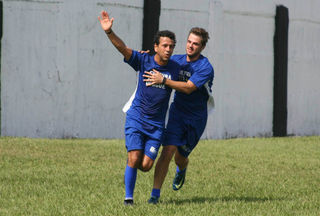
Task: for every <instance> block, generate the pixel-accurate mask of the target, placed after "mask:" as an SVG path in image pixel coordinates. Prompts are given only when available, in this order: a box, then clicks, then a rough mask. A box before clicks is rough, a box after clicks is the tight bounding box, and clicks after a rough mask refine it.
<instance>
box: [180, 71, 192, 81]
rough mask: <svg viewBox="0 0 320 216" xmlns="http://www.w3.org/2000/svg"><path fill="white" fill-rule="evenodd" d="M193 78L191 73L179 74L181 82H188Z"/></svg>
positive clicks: (181, 72) (182, 72)
mask: <svg viewBox="0 0 320 216" xmlns="http://www.w3.org/2000/svg"><path fill="white" fill-rule="evenodd" d="M190 77H191V73H190V72H189V71H185V70H181V71H180V72H179V81H183V82H187V81H188V80H189V78H190Z"/></svg>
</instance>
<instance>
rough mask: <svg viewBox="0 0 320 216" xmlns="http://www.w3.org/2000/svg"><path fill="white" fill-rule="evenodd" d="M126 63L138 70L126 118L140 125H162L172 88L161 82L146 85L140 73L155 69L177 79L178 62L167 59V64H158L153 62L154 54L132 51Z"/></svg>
mask: <svg viewBox="0 0 320 216" xmlns="http://www.w3.org/2000/svg"><path fill="white" fill-rule="evenodd" d="M125 62H126V61H125ZM127 63H128V64H129V65H130V66H131V67H133V69H134V70H135V71H138V72H139V75H138V76H139V77H138V84H137V89H136V93H135V97H134V99H133V101H132V104H131V106H130V109H129V110H128V111H127V118H130V119H134V120H136V121H137V122H139V123H141V124H142V125H144V123H147V124H150V125H153V126H157V127H164V124H165V117H166V113H167V109H168V102H169V99H170V94H171V91H172V89H171V88H169V87H167V86H165V85H163V84H157V85H152V86H146V82H144V81H143V79H144V77H143V76H142V75H143V74H144V72H145V71H150V72H152V69H156V70H157V71H159V72H160V73H162V75H163V76H165V77H166V78H168V79H172V80H177V79H178V74H179V69H180V66H179V64H177V63H176V62H174V61H172V60H169V61H168V64H167V65H165V66H160V65H158V64H157V63H156V62H155V60H154V56H150V55H149V54H146V53H144V54H141V53H139V52H137V51H132V56H131V58H130V59H129V61H127ZM135 126H136V125H135Z"/></svg>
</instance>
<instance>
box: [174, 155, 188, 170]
mask: <svg viewBox="0 0 320 216" xmlns="http://www.w3.org/2000/svg"><path fill="white" fill-rule="evenodd" d="M174 160H175V162H176V164H177V166H178V167H179V170H184V169H185V168H186V167H187V166H188V163H189V159H188V158H186V157H184V156H182V155H181V154H180V153H179V151H177V152H176V154H175V157H174Z"/></svg>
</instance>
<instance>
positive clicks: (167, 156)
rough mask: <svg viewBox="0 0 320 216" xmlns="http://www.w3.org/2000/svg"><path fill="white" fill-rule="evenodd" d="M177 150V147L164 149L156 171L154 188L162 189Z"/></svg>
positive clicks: (170, 146)
mask: <svg viewBox="0 0 320 216" xmlns="http://www.w3.org/2000/svg"><path fill="white" fill-rule="evenodd" d="M176 150H177V147H176V146H172V145H168V146H164V147H163V149H162V152H161V155H160V157H159V159H158V161H157V164H156V168H155V171H154V180H153V188H156V189H161V187H162V184H163V182H164V179H165V178H166V175H167V173H168V168H169V164H170V161H171V159H172V157H173V155H174V153H175V152H176Z"/></svg>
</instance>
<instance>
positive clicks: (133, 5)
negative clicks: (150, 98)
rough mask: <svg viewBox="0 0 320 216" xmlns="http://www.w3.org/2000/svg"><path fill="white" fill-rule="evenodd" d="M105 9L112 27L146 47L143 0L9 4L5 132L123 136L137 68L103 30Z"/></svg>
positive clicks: (6, 14)
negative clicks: (101, 15)
mask: <svg viewBox="0 0 320 216" xmlns="http://www.w3.org/2000/svg"><path fill="white" fill-rule="evenodd" d="M88 2H90V3H88ZM106 8H107V9H108V10H110V11H111V15H112V16H114V18H115V21H114V28H113V29H114V31H115V32H117V33H118V35H119V36H122V38H123V39H124V40H125V42H126V43H127V44H128V46H131V47H132V48H135V49H141V47H142V18H143V1H142V0H141V1H130V0H122V1H85V0H81V1H79V0H63V1H62V0H58V1H56V0H55V1H43V2H41V3H40V2H39V1H22V0H19V1H14V0H13V1H5V2H4V29H3V31H4V35H3V40H2V44H3V46H2V54H3V55H2V79H1V81H2V91H1V94H2V95H1V96H2V116H1V117H2V118H1V120H2V124H1V126H2V128H1V130H2V135H3V136H28V137H81V138H83V137H89V138H94V137H107V138H119V137H123V125H124V119H125V115H124V114H123V113H122V111H121V108H122V106H123V104H124V103H125V102H126V101H127V99H128V98H129V96H130V94H131V93H132V91H133V90H134V88H135V81H136V73H135V72H134V70H131V68H130V67H129V66H128V65H126V64H124V63H123V57H122V56H121V55H120V54H119V53H118V52H117V51H116V49H115V48H114V47H113V46H112V45H111V43H110V42H109V41H108V39H107V37H106V35H105V34H104V32H103V31H102V30H101V27H100V23H99V21H98V19H97V17H98V15H99V13H100V11H101V10H103V9H106Z"/></svg>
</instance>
